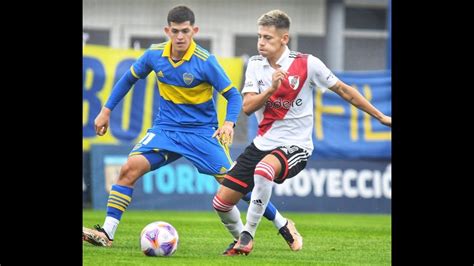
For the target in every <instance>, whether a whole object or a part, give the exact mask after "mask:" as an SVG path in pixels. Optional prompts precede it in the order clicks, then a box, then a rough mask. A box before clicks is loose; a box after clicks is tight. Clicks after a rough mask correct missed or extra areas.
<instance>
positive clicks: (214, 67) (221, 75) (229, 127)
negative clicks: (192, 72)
mask: <svg viewBox="0 0 474 266" xmlns="http://www.w3.org/2000/svg"><path fill="white" fill-rule="evenodd" d="M204 67H205V69H204V73H205V75H206V77H207V80H208V82H209V83H210V84H211V85H212V86H213V87H214V88H215V89H216V90H217V91H218V92H219V93H220V94H221V95H222V96H223V97H224V98H225V99H226V100H227V112H226V118H225V121H224V123H223V125H222V126H221V127H219V128H218V129H217V130H216V131H215V132H214V134H213V135H212V137H217V139H218V140H219V142H220V143H221V144H223V145H229V144H231V143H232V139H233V138H234V126H235V123H236V122H237V119H238V117H239V113H240V109H241V108H242V97H241V96H240V93H239V92H238V90H237V89H236V88H235V87H234V86H233V85H232V82H231V81H230V79H229V77H228V76H227V74H226V73H225V71H224V69H223V68H222V67H221V65H220V64H219V62H217V59H216V57H215V56H214V55H211V56H209V58H208V59H207V60H206V64H205V65H204Z"/></svg>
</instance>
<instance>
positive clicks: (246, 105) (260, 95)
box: [242, 60, 288, 115]
mask: <svg viewBox="0 0 474 266" xmlns="http://www.w3.org/2000/svg"><path fill="white" fill-rule="evenodd" d="M287 76H288V73H287V72H286V71H284V70H282V69H277V70H276V71H275V72H274V73H273V75H272V85H271V86H270V87H269V88H268V89H266V90H264V91H262V92H259V91H260V89H259V88H258V81H257V78H256V77H255V63H254V61H252V60H250V62H249V64H248V66H247V71H246V72H245V85H244V88H243V89H242V93H243V94H244V100H243V105H242V111H243V112H244V113H245V114H246V115H251V114H252V113H253V112H255V111H257V110H258V109H260V108H262V107H263V106H264V105H265V103H266V102H267V100H268V98H270V96H272V95H273V93H275V91H277V89H278V88H279V87H280V85H281V82H282V81H283V79H285V78H286V77H287Z"/></svg>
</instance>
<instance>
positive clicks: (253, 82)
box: [242, 60, 260, 94]
mask: <svg viewBox="0 0 474 266" xmlns="http://www.w3.org/2000/svg"><path fill="white" fill-rule="evenodd" d="M255 64H256V61H253V60H249V63H248V65H247V70H246V71H245V83H244V88H243V89H242V94H245V93H247V92H256V93H259V92H260V90H259V88H258V82H257V78H256V76H255V66H256V65H255Z"/></svg>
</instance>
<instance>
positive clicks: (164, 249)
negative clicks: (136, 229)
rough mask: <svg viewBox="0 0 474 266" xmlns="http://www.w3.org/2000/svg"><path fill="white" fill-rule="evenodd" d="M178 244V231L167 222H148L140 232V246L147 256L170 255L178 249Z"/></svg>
mask: <svg viewBox="0 0 474 266" xmlns="http://www.w3.org/2000/svg"><path fill="white" fill-rule="evenodd" d="M178 244H179V236H178V232H177V231H176V229H175V228H174V227H173V226H172V225H171V224H169V223H167V222H163V221H158V222H153V223H150V224H148V225H147V226H145V228H143V230H142V232H141V233H140V247H141V250H142V251H143V253H145V255H147V256H152V257H167V256H171V255H173V254H174V253H175V252H176V250H177V249H178Z"/></svg>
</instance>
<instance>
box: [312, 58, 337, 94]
mask: <svg viewBox="0 0 474 266" xmlns="http://www.w3.org/2000/svg"><path fill="white" fill-rule="evenodd" d="M308 69H309V71H308V73H309V75H310V78H311V80H313V81H314V82H315V83H316V85H317V86H318V88H319V89H320V90H321V91H322V92H325V91H326V90H327V89H328V88H331V87H332V86H334V85H335V84H336V82H337V81H338V80H339V79H338V78H337V77H336V76H335V75H334V74H333V73H332V72H331V70H330V69H329V68H327V67H326V65H325V64H324V63H323V62H322V61H321V60H319V58H317V57H315V56H312V55H310V56H309V57H308Z"/></svg>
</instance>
